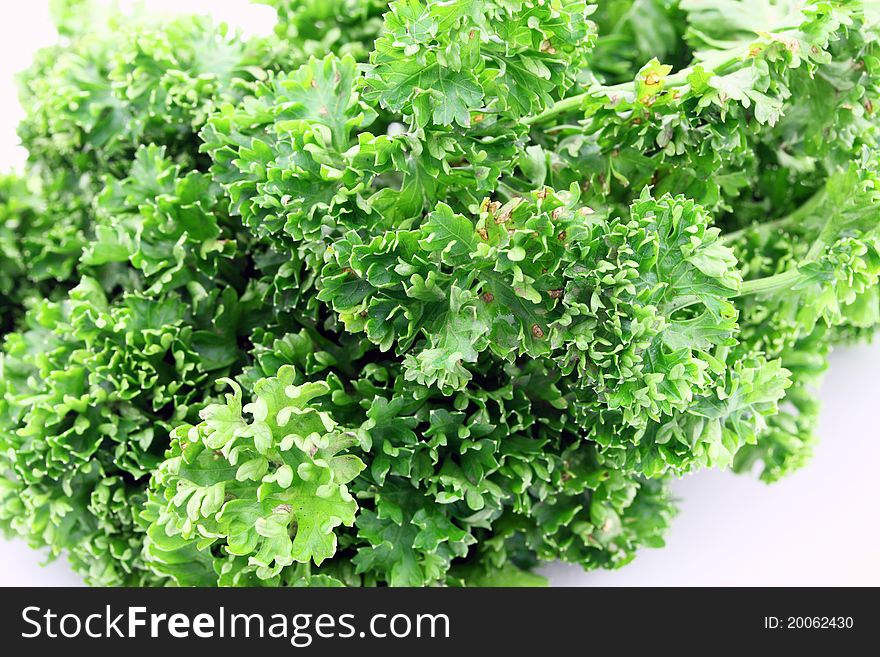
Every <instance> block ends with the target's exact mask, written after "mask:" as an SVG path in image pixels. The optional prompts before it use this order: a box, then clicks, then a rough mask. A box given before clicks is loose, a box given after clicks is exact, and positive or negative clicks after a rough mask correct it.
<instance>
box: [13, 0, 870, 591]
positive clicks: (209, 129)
mask: <svg viewBox="0 0 880 657" xmlns="http://www.w3.org/2000/svg"><path fill="white" fill-rule="evenodd" d="M265 4H268V5H270V6H272V7H274V8H275V10H276V12H277V14H278V23H277V26H276V29H275V31H274V34H272V35H271V36H268V37H260V38H252V39H244V38H242V37H241V36H240V35H238V34H236V33H235V32H234V31H232V30H230V29H228V28H226V27H224V26H214V25H212V24H211V23H210V22H209V21H208V20H206V19H203V18H187V17H184V18H177V19H173V20H170V21H167V20H166V21H164V22H160V21H155V20H153V19H152V18H150V17H148V16H143V15H136V16H135V17H134V18H125V17H123V16H122V15H120V14H117V13H115V12H111V16H110V17H109V18H107V17H106V14H105V13H104V12H105V10H103V9H101V8H100V7H99V6H98V4H97V3H91V2H86V1H83V0H58V1H57V2H55V3H53V6H54V8H55V13H56V15H57V20H58V23H59V30H60V32H61V33H62V34H63V36H64V42H63V43H62V45H59V46H55V47H52V48H50V49H47V50H45V51H42V52H41V53H40V54H39V55H38V57H37V61H36V63H35V65H34V67H33V68H32V69H31V70H30V71H29V72H28V73H26V74H25V75H24V76H23V78H22V99H23V101H24V106H25V107H26V109H27V116H26V118H25V120H24V122H23V123H22V125H21V127H20V129H19V132H20V135H21V137H22V141H23V143H24V145H25V146H26V147H27V148H28V151H29V153H30V159H29V162H28V167H27V170H26V171H25V172H24V173H23V174H21V175H9V176H6V177H3V178H2V179H0V303H2V310H3V311H4V319H3V322H4V323H3V331H4V335H5V340H4V343H3V353H2V356H0V471H2V473H3V475H4V476H3V477H2V479H0V524H2V526H3V527H4V528H6V529H9V530H11V531H13V532H16V533H18V534H20V535H22V536H24V537H25V538H27V540H29V541H30V542H31V543H32V544H33V545H34V546H35V547H40V546H46V547H48V548H49V549H50V551H51V553H52V554H61V553H67V554H68V556H69V558H70V559H71V562H72V564H73V565H74V567H75V568H76V569H77V571H79V572H80V573H82V574H83V576H84V577H85V578H86V580H87V581H88V582H89V583H92V584H112V585H118V584H129V585H180V586H191V585H199V586H217V585H219V586H340V585H352V586H357V585H364V586H373V585H392V586H426V585H431V586H433V585H453V586H482V585H516V586H519V585H536V584H541V583H542V582H543V580H542V578H541V577H540V576H538V575H537V574H536V573H535V572H534V570H535V569H536V567H538V566H539V565H540V564H541V563H543V562H548V561H554V560H564V561H568V562H572V563H577V564H580V565H582V566H583V567H584V568H587V569H591V568H598V567H604V568H616V567H620V566H622V565H625V564H626V563H628V562H629V561H630V560H632V559H633V558H634V556H635V554H636V551H637V550H638V549H639V548H640V547H642V546H651V547H657V546H661V545H662V544H663V535H664V532H665V530H666V529H667V527H668V525H669V523H670V522H671V519H672V517H673V515H674V513H675V511H674V505H673V503H672V497H671V494H670V491H669V481H670V479H671V478H673V477H675V476H678V475H681V474H683V473H686V472H690V471H694V470H697V469H700V468H707V467H732V468H734V469H735V470H737V471H743V472H745V471H748V472H760V476H761V477H762V478H763V479H764V480H766V481H775V480H777V479H779V478H781V477H783V476H785V475H786V474H787V473H789V472H790V471H792V470H794V469H796V468H798V467H801V466H802V465H804V464H805V463H806V462H807V461H808V460H809V458H810V455H811V452H812V448H813V446H814V445H815V443H816V441H817V440H818V439H819V436H818V435H817V432H816V426H817V418H818V414H819V404H818V402H817V399H816V392H815V389H816V386H817V385H818V383H819V381H820V380H821V375H822V373H823V372H824V371H825V369H826V367H827V358H828V354H829V353H830V351H831V348H832V346H833V345H834V344H836V343H840V342H847V343H849V342H853V341H856V340H864V339H870V337H871V336H872V335H873V333H874V331H875V329H876V327H877V325H878V324H880V292H878V290H880V285H878V280H880V232H878V227H880V204H878V201H880V196H878V189H880V187H878V161H880V159H878V152H877V148H878V144H877V135H878V131H877V128H878V120H877V113H878V111H880V109H878V108H880V12H878V11H877V9H876V8H875V7H874V5H875V3H873V2H869V1H868V0H799V1H797V2H775V1H774V0H755V1H751V0H749V1H746V0H620V1H619V2H613V3H612V2H604V3H599V6H597V7H594V6H592V5H589V4H587V3H585V2H582V1H580V0H522V1H516V2H512V1H508V0H444V1H441V0H399V1H398V2H392V3H390V4H386V3H383V2H378V1H376V0H324V1H321V2H318V1H313V0H296V1H294V0H266V2H265Z"/></svg>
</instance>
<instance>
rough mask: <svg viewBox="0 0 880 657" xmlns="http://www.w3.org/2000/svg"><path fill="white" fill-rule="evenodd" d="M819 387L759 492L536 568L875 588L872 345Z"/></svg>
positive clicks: (844, 358) (44, 16)
mask: <svg viewBox="0 0 880 657" xmlns="http://www.w3.org/2000/svg"><path fill="white" fill-rule="evenodd" d="M126 4H132V3H126ZM146 4H147V5H148V6H150V7H159V8H161V9H163V10H178V11H193V9H195V10H196V11H201V12H205V11H209V10H210V11H211V12H212V13H213V14H214V15H215V16H218V17H219V18H221V19H222V20H226V21H228V22H230V23H231V24H233V25H236V26H239V27H242V28H243V29H246V30H247V31H250V32H265V31H267V30H268V29H269V27H270V26H271V13H269V14H267V13H266V11H265V9H266V8H264V7H253V6H248V5H247V3H246V2H243V1H242V0H234V1H226V2H220V1H217V0H215V1H214V2H211V1H210V0H204V1H195V0H168V1H166V0H162V1H156V0H154V1H152V2H147V3H146ZM52 39H53V29H52V27H51V25H50V23H49V13H48V9H47V7H46V3H44V2H29V3H18V4H17V5H16V9H15V10H14V11H11V12H7V13H6V16H5V18H4V20H3V21H0V99H2V102H0V170H5V169H8V168H11V167H13V166H17V165H19V164H20V163H21V162H22V161H23V159H24V153H23V151H22V150H21V149H20V148H19V147H18V145H17V139H16V137H15V132H14V127H15V125H16V123H17V122H18V120H19V118H20V117H21V110H20V108H19V107H18V104H17V102H16V100H15V94H14V85H13V82H12V77H13V74H14V73H15V72H17V71H19V70H21V69H22V68H24V67H26V66H27V65H28V63H29V62H30V59H31V56H32V54H33V51H34V49H36V48H38V47H40V46H44V45H47V44H49V43H51V42H52ZM831 363H832V367H831V372H830V373H829V375H828V377H827V378H826V380H825V383H824V386H823V388H822V392H821V395H822V399H823V400H824V408H823V412H822V419H821V427H820V434H821V436H822V442H821V444H820V445H819V447H818V449H817V451H816V456H815V458H814V459H813V462H812V463H811V464H810V465H809V466H808V467H806V468H805V469H803V470H802V471H800V472H798V473H797V474H795V475H793V476H791V477H789V478H788V479H786V480H784V481H782V482H779V483H777V484H774V485H772V486H767V485H765V484H762V483H761V482H759V481H756V480H755V479H752V478H749V477H742V476H736V475H733V474H731V473H729V472H717V471H704V472H700V473H698V474H696V475H694V476H690V477H686V478H685V479H683V480H681V481H679V482H676V485H675V491H676V493H677V495H678V497H679V498H680V500H681V512H680V513H679V515H678V517H676V518H675V519H674V520H673V524H672V529H671V531H670V533H669V536H668V541H667V546H666V547H665V548H662V549H659V550H643V551H642V553H641V554H640V556H639V557H638V558H637V559H636V560H635V561H634V562H633V563H632V564H630V565H629V566H627V567H626V568H624V569H622V570H619V571H608V572H606V571H603V572H593V573H583V572H582V571H581V570H580V569H579V568H577V567H569V566H562V565H554V566H550V567H548V568H546V569H545V573H546V574H549V575H550V580H551V582H552V583H553V584H555V585H557V586H566V585H567V586H582V585H596V586H598V585H604V586H636V585H693V586H709V585H804V586H805V585H874V586H878V585H880V513H878V511H877V507H876V506H875V497H876V481H877V477H878V474H880V473H878V466H880V428H878V426H880V422H878V420H880V409H878V404H880V399H878V391H880V388H878V385H877V380H878V376H880V343H878V344H875V345H873V346H869V347H859V348H854V349H846V350H840V351H838V352H837V353H835V354H834V355H833V357H832V360H831ZM44 558H45V554H43V553H40V552H37V551H34V550H31V549H30V548H29V547H28V546H27V545H26V544H25V543H24V542H23V541H20V540H13V541H4V540H2V539H0V586H16V585H18V586H64V585H76V584H79V583H80V580H79V578H78V577H77V576H76V575H74V574H73V573H72V572H71V571H70V569H69V568H68V567H67V565H66V563H65V562H64V561H55V562H52V563H50V564H49V565H48V566H45V567H42V566H40V562H41V561H42V560H43V559H44Z"/></svg>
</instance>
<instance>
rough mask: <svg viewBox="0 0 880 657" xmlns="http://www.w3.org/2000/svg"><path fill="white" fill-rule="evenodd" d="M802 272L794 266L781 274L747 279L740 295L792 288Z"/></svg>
mask: <svg viewBox="0 0 880 657" xmlns="http://www.w3.org/2000/svg"><path fill="white" fill-rule="evenodd" d="M800 276H801V273H800V272H799V271H798V269H797V267H792V268H791V269H788V270H786V271H784V272H781V273H779V274H773V276H765V277H764V278H756V279H754V280H751V281H745V282H744V283H743V284H742V287H741V288H740V290H739V296H741V297H745V296H748V295H750V294H772V293H773V292H779V291H781V290H788V289H791V288H792V287H793V286H794V284H795V283H797V281H798V279H799V278H800Z"/></svg>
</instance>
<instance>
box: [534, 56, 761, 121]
mask: <svg viewBox="0 0 880 657" xmlns="http://www.w3.org/2000/svg"><path fill="white" fill-rule="evenodd" d="M747 53H748V49H744V50H743V51H742V52H741V53H738V54H737V55H735V56H733V57H731V58H730V59H728V60H726V61H724V62H722V63H721V64H719V65H718V66H717V67H715V69H714V70H713V72H714V73H715V74H716V75H723V74H724V73H725V72H727V71H728V69H730V68H732V67H733V66H734V65H735V64H737V63H738V62H740V61H742V56H743V55H744V54H747ZM693 72H694V67H693V66H688V67H687V68H683V69H681V70H680V71H678V72H677V73H673V74H672V75H669V76H667V77H666V79H665V80H664V84H663V88H664V89H675V88H677V87H683V86H685V85H686V84H687V83H688V78H689V77H690V75H691V74H692V73H693ZM635 85H636V83H635V81H632V82H621V83H620V84H613V85H597V86H595V87H593V88H591V89H588V90H587V91H584V92H583V93H580V94H576V95H574V96H569V97H568V98H563V99H562V100H559V101H557V102H555V103H554V104H553V105H552V106H550V107H548V108H547V109H545V110H544V111H543V112H540V113H539V114H535V115H534V116H528V117H525V118H524V119H522V123H523V124H525V125H536V124H539V123H544V122H545V121H547V120H549V119H552V118H554V117H557V116H559V115H560V114H565V113H566V112H570V111H573V110H576V109H579V108H580V106H581V105H582V104H583V102H584V101H585V100H587V99H588V98H590V97H591V96H595V95H596V94H601V93H605V94H613V93H616V92H627V91H629V92H634V91H635Z"/></svg>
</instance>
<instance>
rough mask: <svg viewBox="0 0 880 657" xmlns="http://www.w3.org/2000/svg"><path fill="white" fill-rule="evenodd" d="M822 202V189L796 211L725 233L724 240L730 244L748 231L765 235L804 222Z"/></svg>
mask: <svg viewBox="0 0 880 657" xmlns="http://www.w3.org/2000/svg"><path fill="white" fill-rule="evenodd" d="M824 201H825V188H824V187H823V188H822V189H820V190H819V191H818V192H816V193H815V194H813V195H812V196H811V197H810V198H809V199H807V200H806V201H804V203H802V204H801V205H800V206H799V207H798V208H797V209H795V210H793V211H792V212H790V213H789V214H787V215H785V216H784V217H779V218H778V219H774V220H772V221H768V222H765V223H762V224H752V225H751V226H746V227H744V228H740V229H738V230H734V231H731V232H729V233H725V234H724V239H725V240H727V241H728V242H732V241H733V240H736V239H738V238H740V237H742V236H743V235H745V234H746V233H747V232H749V231H750V230H757V231H758V232H759V233H765V232H767V231H769V230H773V229H775V228H779V227H781V226H785V225H786V224H789V223H794V222H802V221H806V220H807V219H809V218H810V215H812V214H813V212H815V211H816V210H817V209H818V208H819V207H821V205H822V203H823V202H824Z"/></svg>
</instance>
